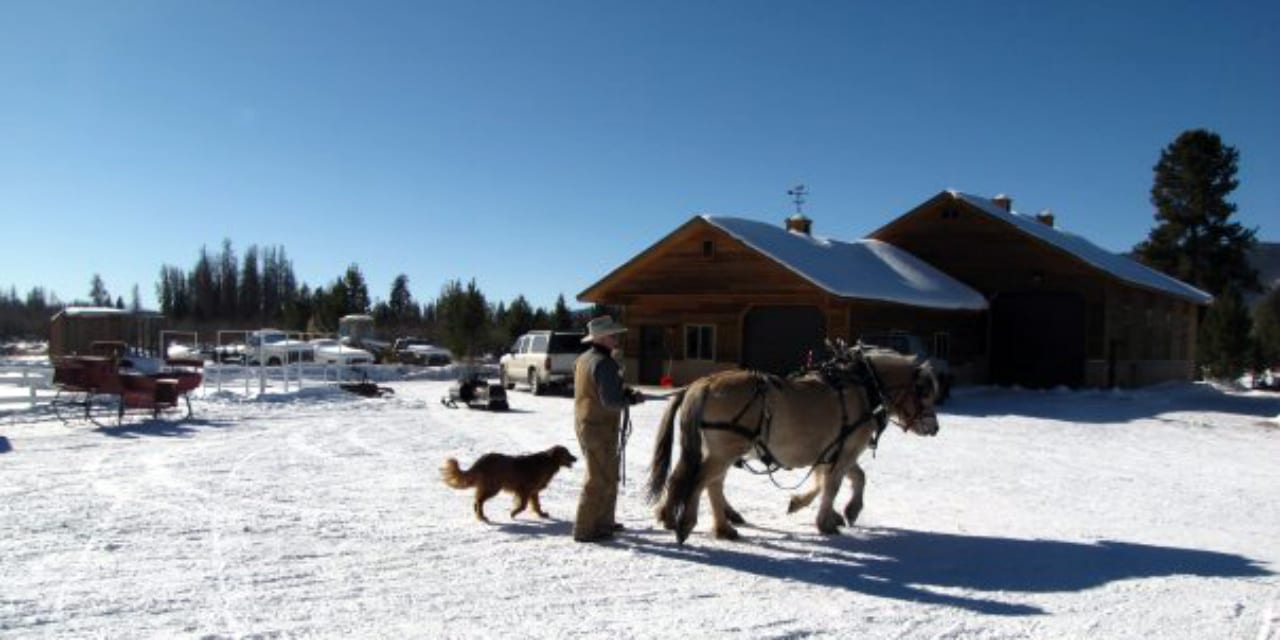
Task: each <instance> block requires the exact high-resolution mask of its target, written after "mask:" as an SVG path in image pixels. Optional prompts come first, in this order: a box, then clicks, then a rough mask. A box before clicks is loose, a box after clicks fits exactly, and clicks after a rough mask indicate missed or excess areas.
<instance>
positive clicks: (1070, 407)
mask: <svg viewBox="0 0 1280 640" xmlns="http://www.w3.org/2000/svg"><path fill="white" fill-rule="evenodd" d="M940 411H941V412H943V413H946V414H951V415H957V416H968V417H975V418H982V417H988V416H1007V415H1015V416H1027V417H1030V418H1042V419H1045V420H1057V421H1063V422H1084V423H1115V422H1129V421H1132V420H1138V419H1142V418H1156V417H1158V416H1160V415H1161V414H1166V413H1175V412H1201V411H1211V412H1217V413H1228V414H1236V415H1244V416H1254V417H1257V418H1261V419H1272V418H1274V417H1275V416H1276V415H1280V394H1255V395H1244V394H1233V393H1227V392H1224V391H1222V390H1220V389H1217V388H1215V387H1213V386H1211V385H1208V384H1193V383H1185V384H1168V385H1160V386H1156V387H1149V388H1146V389H1130V390H1110V391H1108V390H1081V391H1065V392H1064V391H1055V390H1049V391H1032V390H1026V389H1002V388H996V387H979V388H972V389H961V390H957V391H956V393H955V394H954V395H953V396H952V401H951V402H948V403H947V404H946V405H943V406H942V407H941V408H940Z"/></svg>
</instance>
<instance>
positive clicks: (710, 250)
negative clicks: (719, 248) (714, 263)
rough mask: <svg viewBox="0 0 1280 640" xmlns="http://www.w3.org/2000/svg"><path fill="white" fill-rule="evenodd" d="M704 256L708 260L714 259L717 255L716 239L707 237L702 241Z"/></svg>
mask: <svg viewBox="0 0 1280 640" xmlns="http://www.w3.org/2000/svg"><path fill="white" fill-rule="evenodd" d="M702 257H703V258H706V259H707V260H714V259H715V257H716V241H715V240H711V239H707V240H703V241H702Z"/></svg>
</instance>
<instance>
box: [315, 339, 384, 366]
mask: <svg viewBox="0 0 1280 640" xmlns="http://www.w3.org/2000/svg"><path fill="white" fill-rule="evenodd" d="M310 344H311V346H312V348H313V349H314V351H315V355H314V356H313V357H314V358H315V361H316V362H318V363H320V364H337V365H344V366H351V365H357V364H373V354H372V353H369V352H368V351H365V350H364V349H357V348H355V347H348V346H347V345H344V344H342V343H341V342H339V341H337V340H335V339H333V338H317V339H315V340H312V341H311V343H310Z"/></svg>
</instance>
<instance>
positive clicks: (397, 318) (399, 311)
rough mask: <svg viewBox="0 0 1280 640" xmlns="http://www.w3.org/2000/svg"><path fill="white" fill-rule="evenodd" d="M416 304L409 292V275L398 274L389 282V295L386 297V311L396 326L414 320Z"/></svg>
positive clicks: (401, 325)
mask: <svg viewBox="0 0 1280 640" xmlns="http://www.w3.org/2000/svg"><path fill="white" fill-rule="evenodd" d="M417 309H418V305H416V304H414V302H413V294H411V293H410V292H409V276H406V275H405V274H403V273H402V274H400V275H398V276H396V279H395V280H393V281H392V282H391V295H390V296H389V297H388V298H387V311H388V313H389V315H390V316H391V319H392V321H393V322H394V323H395V325H396V326H397V327H403V326H405V325H407V324H409V323H410V322H411V321H413V320H415V319H416V318H415V316H417V313H416V311H417Z"/></svg>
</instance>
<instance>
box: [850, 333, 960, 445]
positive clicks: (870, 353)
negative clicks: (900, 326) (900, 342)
mask: <svg viewBox="0 0 1280 640" xmlns="http://www.w3.org/2000/svg"><path fill="white" fill-rule="evenodd" d="M853 349H860V350H861V351H862V354H863V357H865V358H867V360H868V361H869V362H870V363H871V365H872V366H873V367H874V369H875V372H876V375H877V376H878V377H879V379H880V385H881V393H882V394H883V395H884V401H885V404H886V405H887V408H888V410H889V413H890V414H891V415H892V416H893V417H894V418H895V419H896V420H897V421H898V424H899V425H901V426H902V430H903V431H912V432H914V433H916V434H919V435H922V436H932V435H936V434H937V433H938V414H937V412H936V411H934V408H933V406H934V404H935V403H936V402H937V401H938V398H939V397H940V396H941V392H942V386H941V385H940V384H938V376H937V374H936V373H935V372H934V371H933V367H932V366H931V365H930V364H929V363H928V362H921V361H919V360H918V359H917V358H915V357H914V356H907V355H902V354H900V353H897V352H894V351H890V350H888V349H875V348H868V347H865V346H858V347H854V348H853Z"/></svg>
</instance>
